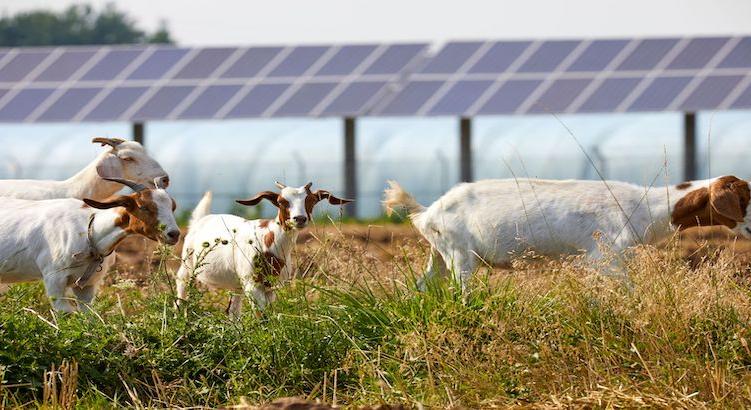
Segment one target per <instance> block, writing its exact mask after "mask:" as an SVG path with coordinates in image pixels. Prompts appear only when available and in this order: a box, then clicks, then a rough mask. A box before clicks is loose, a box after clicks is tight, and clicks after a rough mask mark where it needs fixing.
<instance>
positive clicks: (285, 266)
mask: <svg viewBox="0 0 751 410" xmlns="http://www.w3.org/2000/svg"><path fill="white" fill-rule="evenodd" d="M276 184H277V186H278V187H279V189H280V192H279V193H276V192H273V191H263V192H259V193H258V194H257V195H255V196H254V197H252V198H250V199H245V200H238V201H237V202H238V203H240V204H242V205H247V206H254V205H257V204H258V203H259V202H261V201H262V200H264V199H265V200H267V201H269V202H270V203H271V204H272V205H274V206H275V207H276V208H277V209H278V211H277V217H276V218H275V219H274V220H268V219H256V220H246V219H243V218H241V217H239V216H235V215H226V214H217V215H210V214H209V213H210V208H211V192H207V193H206V194H205V195H204V196H203V198H202V199H201V201H200V202H199V203H198V205H197V206H196V208H195V210H194V211H193V214H192V216H191V219H190V228H189V230H188V233H187V235H186V237H185V245H184V246H183V252H182V259H183V264H182V265H181V266H180V269H179V270H178V272H177V297H178V304H179V303H180V301H181V300H185V298H186V295H187V285H188V283H189V282H190V280H191V275H194V276H195V280H196V281H197V282H199V283H202V284H203V285H206V287H208V288H210V289H230V290H233V291H238V292H241V293H244V294H246V295H248V296H249V297H252V299H253V300H254V301H255V304H256V307H257V308H258V310H259V311H263V310H264V309H265V308H266V306H267V305H268V304H269V303H271V302H273V301H274V299H275V298H276V295H275V293H274V291H273V288H272V278H273V279H278V280H279V281H281V282H283V281H286V280H288V279H289V278H291V277H293V276H294V275H293V273H294V261H293V259H292V249H293V248H294V246H295V242H296V240H297V234H298V231H299V230H300V229H302V228H304V227H305V226H306V225H307V223H308V222H309V221H310V220H311V217H312V213H313V207H314V206H315V205H316V204H317V203H318V202H320V201H322V200H324V199H328V201H329V203H330V204H334V205H341V204H346V203H348V202H351V201H350V200H348V199H341V198H337V197H335V196H334V195H332V194H331V193H330V192H328V191H323V190H318V191H315V192H312V191H311V190H310V187H311V186H312V183H309V184H307V185H305V186H302V187H299V188H294V187H287V186H285V185H283V184H280V183H279V182H277V183H276ZM241 306H242V295H239V294H238V295H233V296H232V298H231V300H230V304H229V307H228V309H227V311H228V313H230V314H232V315H233V316H238V315H239V314H240V312H241Z"/></svg>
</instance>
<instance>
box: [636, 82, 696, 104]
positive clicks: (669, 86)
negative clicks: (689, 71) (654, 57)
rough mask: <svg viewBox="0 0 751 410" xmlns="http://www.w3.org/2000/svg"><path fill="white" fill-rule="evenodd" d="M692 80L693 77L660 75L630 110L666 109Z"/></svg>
mask: <svg viewBox="0 0 751 410" xmlns="http://www.w3.org/2000/svg"><path fill="white" fill-rule="evenodd" d="M690 81H691V77H658V78H656V79H655V80H654V81H653V82H652V83H651V84H650V85H649V87H647V89H646V90H644V92H642V93H641V95H640V96H639V97H638V98H637V99H636V101H634V103H633V104H631V106H630V107H629V108H628V110H629V111H661V110H664V109H665V108H667V107H668V105H670V103H671V102H673V100H674V99H675V97H677V96H678V94H680V92H681V91H683V89H684V88H685V87H686V85H687V84H688V83H689V82H690Z"/></svg>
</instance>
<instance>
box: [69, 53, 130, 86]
mask: <svg viewBox="0 0 751 410" xmlns="http://www.w3.org/2000/svg"><path fill="white" fill-rule="evenodd" d="M141 53H143V50H140V49H135V50H111V51H110V52H108V53H107V55H105V56H104V58H102V59H101V60H99V61H98V62H97V63H96V64H94V66H93V67H91V68H90V69H89V71H87V72H86V74H84V75H83V76H81V80H83V81H107V80H112V79H114V78H115V77H117V76H118V74H120V73H121V72H122V71H123V70H124V69H125V67H127V66H128V65H129V64H131V63H132V62H133V60H135V59H136V58H138V56H139V55H141Z"/></svg>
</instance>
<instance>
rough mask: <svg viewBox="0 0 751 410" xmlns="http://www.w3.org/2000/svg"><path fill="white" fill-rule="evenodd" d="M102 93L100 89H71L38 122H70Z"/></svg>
mask: <svg viewBox="0 0 751 410" xmlns="http://www.w3.org/2000/svg"><path fill="white" fill-rule="evenodd" d="M100 91H101V89H100V88H71V89H69V90H68V91H66V92H65V94H63V95H62V96H60V98H58V100H57V101H55V102H54V103H53V104H52V105H51V106H50V107H49V108H47V110H46V111H45V112H44V113H43V114H42V115H41V116H40V117H39V118H38V119H37V121H70V120H71V119H73V116H75V115H76V114H77V113H78V111H80V110H81V108H83V107H84V106H85V105H86V104H87V103H88V102H89V101H91V99H92V98H94V97H95V96H96V95H97V94H98V93H99V92H100Z"/></svg>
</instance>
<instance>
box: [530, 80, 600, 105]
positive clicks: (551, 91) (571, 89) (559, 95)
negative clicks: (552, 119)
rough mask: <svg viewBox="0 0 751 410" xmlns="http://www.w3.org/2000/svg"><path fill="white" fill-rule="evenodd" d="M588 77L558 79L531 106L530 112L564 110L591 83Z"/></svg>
mask: <svg viewBox="0 0 751 410" xmlns="http://www.w3.org/2000/svg"><path fill="white" fill-rule="evenodd" d="M590 81H591V80H588V79H583V80H582V79H562V80H557V81H555V82H554V83H553V84H551V86H550V87H549V88H548V89H547V90H545V92H544V93H543V94H542V95H541V96H540V98H539V99H538V100H537V101H536V102H535V103H534V104H533V105H532V106H531V107H530V108H529V112H533V113H537V112H539V113H544V112H563V111H565V110H566V107H568V106H569V104H571V103H572V102H573V101H574V99H575V98H576V97H577V96H578V95H579V93H581V92H582V91H583V90H584V88H585V87H586V86H587V85H588V84H589V83H590Z"/></svg>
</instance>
